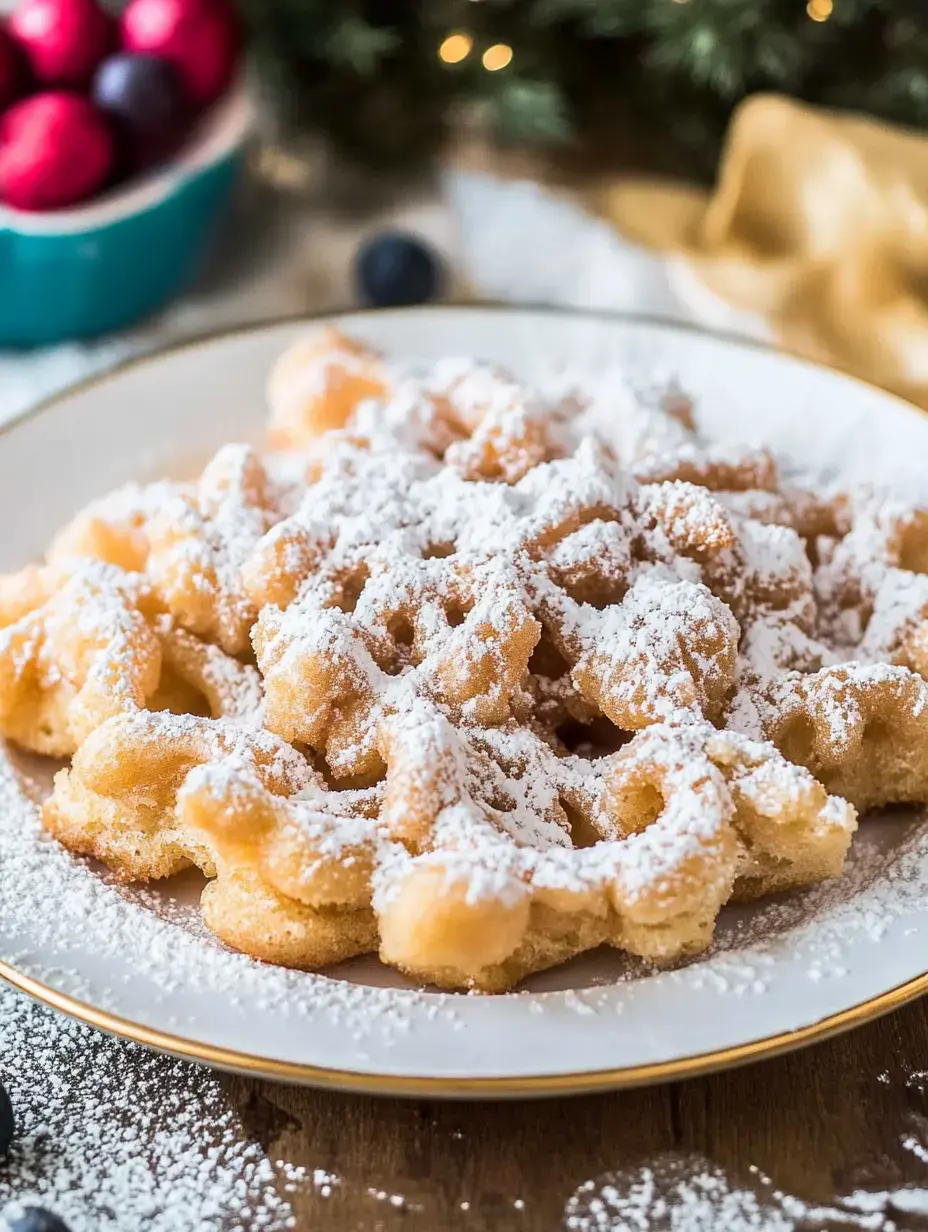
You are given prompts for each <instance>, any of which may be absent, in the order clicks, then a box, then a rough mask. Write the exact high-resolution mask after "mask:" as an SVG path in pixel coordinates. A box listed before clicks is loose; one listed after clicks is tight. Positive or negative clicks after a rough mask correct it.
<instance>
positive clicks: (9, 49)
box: [0, 26, 21, 111]
mask: <svg viewBox="0 0 928 1232" xmlns="http://www.w3.org/2000/svg"><path fill="white" fill-rule="evenodd" d="M20 76H21V74H20V64H19V52H18V51H17V50H16V44H15V43H14V42H13V40H12V39H11V38H10V36H9V35H8V34H7V32H6V30H5V29H4V28H3V26H0V111H2V110H3V108H4V107H8V106H9V104H10V103H11V102H12V101H13V99H14V98H15V97H16V95H17V94H18V92H19V87H20Z"/></svg>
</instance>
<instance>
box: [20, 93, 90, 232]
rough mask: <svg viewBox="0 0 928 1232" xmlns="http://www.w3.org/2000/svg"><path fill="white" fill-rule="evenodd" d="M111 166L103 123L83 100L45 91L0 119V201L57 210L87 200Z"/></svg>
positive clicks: (24, 206)
mask: <svg viewBox="0 0 928 1232" xmlns="http://www.w3.org/2000/svg"><path fill="white" fill-rule="evenodd" d="M112 163H113V140H112V138H111V136H110V131H109V128H108V127H107V124H106V121H105V120H104V119H103V117H102V116H101V115H100V114H99V112H98V111H97V110H96V109H95V108H94V107H93V105H92V104H91V103H89V102H88V101H87V99H86V98H82V97H81V96H80V95H79V94H71V93H69V92H67V91H65V90H49V91H48V92H47V93H44V94H33V95H32V97H31V98H24V99H22V101H21V102H18V103H14V104H13V106H12V107H11V108H10V109H9V110H8V111H6V112H5V113H4V114H3V115H2V116H0V201H3V202H5V203H6V204H7V205H11V206H13V207H14V208H15V209H19V210H59V209H63V208H64V207H65V206H68V205H74V204H75V203H76V202H78V201H82V200H83V199H84V198H85V197H89V196H91V195H92V194H93V193H95V192H96V191H97V189H98V188H100V187H101V186H102V184H103V183H104V181H105V180H106V177H107V176H108V175H109V171H110V168H111V166H112Z"/></svg>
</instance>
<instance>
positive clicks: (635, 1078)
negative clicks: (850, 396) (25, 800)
mask: <svg viewBox="0 0 928 1232" xmlns="http://www.w3.org/2000/svg"><path fill="white" fill-rule="evenodd" d="M449 307H451V308H453V309H454V310H455V311H457V312H460V311H462V310H465V311H466V310H468V309H470V310H473V311H480V312H487V311H492V312H498V313H500V314H501V315H508V314H509V313H523V312H529V313H531V312H536V313H538V312H544V313H550V314H552V315H555V314H557V315H562V316H571V317H589V318H590V319H591V320H600V321H617V322H618V321H624V322H627V323H629V324H638V325H650V326H655V327H660V328H662V329H665V330H668V331H670V332H674V331H676V332H679V333H687V334H692V333H696V334H704V335H706V336H708V337H712V338H716V339H718V340H721V341H725V342H731V343H734V344H736V345H737V346H739V347H742V348H745V349H749V350H760V351H766V352H773V353H777V354H783V355H788V353H787V352H784V351H782V350H780V349H779V348H777V347H775V346H771V345H769V344H767V343H764V342H757V341H755V340H752V339H746V338H742V337H739V336H738V335H737V334H731V333H724V332H722V331H717V330H707V329H702V328H701V327H699V326H693V325H688V324H686V323H684V322H677V321H670V320H667V319H665V318H662V317H656V316H647V315H644V314H641V313H623V312H605V311H599V310H587V311H583V310H573V309H559V308H556V307H553V306H551V305H540V306H533V305H527V304H526V305H518V306H508V305H499V304H474V303H471V304H461V305H458V304H452V305H449ZM417 311H419V312H430V313H434V312H440V311H441V306H435V305H430V306H427V307H424V308H420V309H415V308H411V309H410V308H401V309H387V310H384V309H379V310H370V311H368V312H365V311H363V310H362V311H352V310H346V311H345V312H344V313H339V312H324V313H318V314H313V315H306V314H303V315H297V316H290V317H280V318H275V319H273V320H269V321H259V322H254V323H251V324H247V325H243V326H238V327H235V328H231V329H220V330H214V331H211V332H208V333H204V334H200V335H198V336H196V337H194V338H190V339H186V340H184V341H182V342H179V343H176V344H174V345H172V346H168V347H164V348H160V349H158V350H155V351H148V352H145V353H143V354H140V355H135V356H132V357H130V358H128V359H126V360H124V361H122V362H121V363H118V364H116V365H113V366H111V367H109V368H107V369H106V370H105V371H103V372H99V373H95V374H94V375H92V376H90V377H87V378H86V379H84V380H82V381H78V382H76V383H74V384H72V385H69V386H68V387H67V388H66V389H64V390H61V391H60V392H58V393H56V394H53V395H52V396H51V397H49V398H45V399H43V400H42V401H40V402H38V403H36V404H35V405H33V406H32V407H30V408H29V409H27V410H26V411H24V412H23V413H22V414H21V415H18V416H16V417H15V418H14V419H11V420H9V421H8V422H7V423H5V424H3V425H2V426H0V433H5V432H7V431H9V430H11V429H12V428H15V427H16V426H18V425H19V424H21V423H23V422H24V421H25V420H28V419H32V418H34V417H35V416H36V415H39V414H41V413H42V412H43V411H46V410H49V409H50V408H52V407H54V406H56V405H57V404H58V403H59V402H62V401H65V400H66V399H68V398H70V397H73V396H74V395H75V394H77V393H81V392H83V391H85V390H88V389H92V388H94V387H95V386H97V385H101V384H103V383H104V382H106V381H110V380H114V379H116V378H118V377H119V376H120V375H122V374H123V373H125V372H127V371H130V370H132V369H134V368H137V367H140V366H141V365H143V364H148V363H154V362H157V361H159V360H161V359H163V358H165V357H166V356H169V355H171V354H174V353H176V352H178V351H184V350H190V349H193V348H195V347H199V346H203V345H205V344H208V343H210V342H214V341H217V340H219V339H221V338H229V337H236V336H239V335H245V334H252V333H262V332H264V331H267V330H272V329H275V328H278V327H280V326H282V325H288V324H294V325H295V324H298V323H299V322H300V321H306V322H307V323H309V322H311V321H314V320H322V319H327V318H332V317H339V316H356V317H363V316H373V315H378V316H380V315H383V314H384V313H385V312H391V313H394V312H395V313H404V314H406V315H414V314H415V313H416V312H417ZM788 357H789V358H790V359H794V360H798V361H799V362H801V363H804V364H808V366H809V367H812V368H823V367H826V365H823V364H814V363H812V362H811V361H809V360H807V359H804V358H803V357H802V356H796V355H788ZM830 370H831V371H833V372H839V371H840V370H839V369H836V368H832V369H830ZM840 375H841V376H843V377H845V378H846V379H847V380H851V381H854V382H855V383H856V384H860V385H865V386H867V387H868V388H876V387H875V386H871V385H870V384H869V382H867V381H862V380H860V378H858V377H854V376H850V375H849V374H848V373H845V372H841V373H840ZM879 392H880V393H881V394H883V395H884V396H885V397H887V398H890V399H892V400H893V401H895V402H897V403H899V404H900V405H901V406H904V407H907V408H908V409H909V410H911V411H912V412H913V413H914V414H917V415H921V414H922V412H921V411H919V410H918V408H917V407H915V406H913V405H912V404H911V403H909V402H906V401H905V399H903V398H899V397H898V396H897V395H894V394H891V393H889V392H887V391H885V390H880V391H879ZM0 978H2V979H4V980H6V981H7V982H8V983H9V984H11V985H13V987H15V988H18V989H19V990H20V991H21V992H24V993H26V994H27V995H28V996H30V997H33V998H34V999H35V1000H37V1001H41V1002H43V1003H44V1004H45V1005H49V1006H51V1007H52V1008H53V1009H56V1010H60V1011H61V1012H62V1013H65V1014H68V1015H69V1016H70V1017H72V1018H76V1019H78V1020H79V1021H80V1022H84V1023H87V1024H88V1025H89V1026H92V1027H96V1028H98V1029H99V1030H101V1031H106V1032H108V1033H109V1034H111V1035H116V1036H119V1037H120V1038H122V1039H127V1040H131V1041H133V1042H134V1043H137V1044H142V1045H144V1046H146V1047H148V1048H154V1049H156V1050H157V1051H159V1052H166V1053H170V1054H171V1055H173V1056H177V1057H181V1058H183V1059H184V1060H188V1061H198V1062H201V1063H203V1064H206V1065H212V1066H216V1067H217V1068H220V1069H224V1070H231V1071H234V1072H236V1073H241V1074H247V1075H249V1076H252V1077H256V1078H270V1079H275V1080H277V1081H281V1082H292V1083H301V1084H303V1085H307V1086H314V1087H321V1088H327V1089H330V1090H337V1091H351V1092H359V1093H368V1094H377V1095H405V1096H414V1097H424V1096H444V1097H448V1098H477V1097H484V1098H486V1097H497V1098H506V1097H516V1096H539V1095H579V1094H591V1093H593V1092H596V1091H606V1090H616V1089H619V1088H621V1087H633V1086H645V1085H647V1084H650V1083H656V1082H663V1081H667V1080H670V1079H678V1078H689V1077H695V1076H696V1075H698V1074H706V1073H710V1072H712V1071H714V1070H720V1069H728V1068H730V1067H732V1066H736V1065H744V1064H746V1063H747V1062H749V1061H759V1060H762V1059H767V1058H770V1057H775V1056H779V1055H781V1054H782V1053H785V1052H791V1051H793V1050H794V1049H797V1048H801V1047H802V1046H803V1045H805V1044H811V1043H816V1042H819V1041H822V1040H825V1039H828V1038H830V1037H831V1036H834V1035H838V1034H840V1033H841V1032H842V1031H848V1030H850V1029H851V1028H853V1027H859V1026H863V1025H864V1024H865V1023H868V1022H872V1021H873V1020H874V1019H876V1018H879V1017H881V1016H882V1015H883V1014H887V1013H889V1012H890V1011H892V1010H895V1009H899V1008H900V1007H901V1006H903V1005H906V1004H908V1003H909V1002H910V1001H914V1000H915V999H916V998H917V997H920V996H921V995H922V994H923V993H925V992H928V971H926V972H923V973H922V974H920V975H917V976H915V977H914V978H913V979H911V980H907V981H906V982H905V983H903V984H899V985H897V986H896V987H895V988H891V989H889V990H888V991H886V992H883V993H880V994H878V995H877V996H875V997H871V998H870V999H869V1000H867V1001H861V1002H860V1003H859V1004H857V1005H854V1006H851V1007H850V1008H849V1009H845V1010H841V1011H839V1012H838V1013H836V1014H830V1015H828V1016H827V1017H826V1018H822V1019H820V1020H819V1021H818V1022H814V1023H811V1024H809V1025H808V1026H805V1027H800V1028H798V1029H797V1030H795V1031H783V1032H780V1033H779V1034H777V1035H769V1036H765V1037H764V1038H762V1039H757V1040H751V1041H749V1042H748V1043H745V1044H738V1045H736V1046H735V1047H732V1048H720V1049H716V1050H714V1051H711V1052H703V1053H698V1054H696V1055H695V1056H690V1057H678V1058H676V1059H675V1060H672V1061H658V1062H653V1063H651V1064H648V1065H631V1066H624V1067H620V1068H618V1069H604V1070H593V1071H590V1072H582V1071H581V1072H572V1073H564V1074H535V1075H533V1074H528V1075H524V1076H521V1077H504V1076H500V1077H484V1078H466V1077H415V1076H409V1075H386V1074H375V1073H370V1074H368V1073H363V1072H359V1071H357V1070H342V1069H330V1068H327V1067H325V1066H317V1065H308V1064H305V1063H303V1062H296V1061H279V1060H274V1059H273V1058H270V1057H260V1056H255V1055H253V1054H251V1053H246V1052H239V1051H237V1050H235V1049H231V1048H219V1047H216V1046H214V1045H212V1044H205V1043H202V1042H200V1041H198V1040H192V1039H187V1038H185V1037H183V1036H180V1035H172V1034H170V1033H169V1032H166V1031H160V1030H157V1029H156V1028H154V1027H146V1026H143V1025H142V1024H140V1023H137V1022H133V1021H132V1020H131V1019H128V1018H122V1017H120V1016H119V1015H118V1014H113V1013H110V1012H109V1011H108V1010H101V1009H98V1008H97V1007H96V1006H94V1005H90V1004H89V1003H88V1002H86V1001H81V1000H79V999H78V998H76V997H72V996H70V995H68V994H67V993H64V992H60V991H59V990H58V989H56V988H53V987H51V985H49V984H43V983H42V982H41V981H39V980H36V979H33V978H32V976H30V975H26V974H25V973H24V972H22V971H19V970H17V969H16V968H15V967H13V966H11V965H10V964H9V963H7V962H4V961H3V960H2V959H0Z"/></svg>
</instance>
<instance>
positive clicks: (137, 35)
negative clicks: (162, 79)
mask: <svg viewBox="0 0 928 1232" xmlns="http://www.w3.org/2000/svg"><path fill="white" fill-rule="evenodd" d="M122 43H123V47H124V48H125V50H126V51H133V52H139V53H146V54H148V55H153V56H160V57H161V58H162V59H163V60H170V62H171V63H172V64H173V65H174V67H175V68H176V69H177V71H178V73H179V74H180V78H181V80H182V82H183V84H184V89H185V91H186V93H187V98H188V100H189V101H190V103H192V104H193V106H195V107H202V106H205V105H206V104H207V103H211V102H212V101H213V100H214V99H216V98H218V97H219V95H220V94H222V92H223V90H225V88H226V87H227V86H228V84H229V81H230V79H231V77H232V73H233V71H234V69H235V61H236V58H237V51H238V27H237V25H236V22H235V18H234V16H233V14H232V10H231V9H230V8H229V7H228V6H227V5H226V4H225V3H224V0H131V3H130V4H129V6H128V8H127V9H126V11H125V12H124V13H123V15H122Z"/></svg>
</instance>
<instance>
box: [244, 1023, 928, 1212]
mask: <svg viewBox="0 0 928 1232" xmlns="http://www.w3.org/2000/svg"><path fill="white" fill-rule="evenodd" d="M224 1081H225V1082H226V1084H227V1089H228V1092H229V1094H230V1096H231V1098H232V1099H233V1101H234V1103H235V1105H236V1107H237V1109H238V1112H239V1114H240V1116H241V1117H242V1120H243V1123H244V1126H245V1127H246V1129H247V1131H248V1132H249V1134H252V1135H254V1136H255V1137H256V1138H257V1139H258V1140H259V1141H260V1142H261V1143H262V1145H263V1146H265V1148H266V1149H267V1150H268V1152H269V1154H270V1157H271V1159H275V1158H277V1157H278V1156H279V1157H282V1158H286V1159H287V1160H288V1161H289V1162H290V1163H292V1164H296V1165H303V1166H304V1167H305V1168H306V1169H307V1175H308V1176H309V1177H310V1178H315V1179H314V1180H312V1181H311V1183H307V1184H304V1185H301V1186H298V1187H297V1190H296V1192H295V1193H293V1194H291V1195H290V1196H289V1200H290V1202H291V1204H292V1206H293V1209H294V1212H295V1215H296V1227H297V1229H299V1230H301V1232H317V1229H326V1230H329V1229H331V1230H332V1232H355V1230H363V1232H381V1230H383V1232H392V1230H393V1229H397V1230H399V1229H402V1230H403V1232H407V1230H417V1229H422V1230H423V1232H425V1230H426V1229H428V1230H429V1232H435V1230H440V1232H445V1230H447V1232H457V1230H458V1229H460V1230H461V1232H508V1229H513V1230H517V1232H553V1230H556V1229H562V1228H569V1227H570V1226H571V1224H570V1222H569V1219H570V1217H571V1213H572V1212H574V1220H575V1222H574V1225H573V1226H574V1227H577V1228H581V1229H583V1232H587V1230H589V1232H599V1229H600V1228H602V1229H610V1230H611V1229H613V1228H614V1229H624V1228H626V1227H628V1228H632V1229H634V1228H636V1227H645V1228H649V1229H650V1228H652V1227H653V1228H655V1229H657V1228H671V1227H673V1226H674V1225H673V1224H672V1223H671V1222H670V1221H669V1217H661V1216H660V1215H659V1213H657V1214H654V1213H653V1212H652V1215H653V1219H652V1221H651V1222H646V1223H642V1224H632V1223H628V1222H622V1220H621V1219H620V1218H619V1217H618V1216H617V1215H616V1214H615V1212H612V1213H611V1214H610V1211H609V1209H608V1203H607V1204H606V1205H605V1206H604V1207H603V1208H602V1210H601V1213H600V1214H599V1215H596V1214H595V1212H596V1210H597V1209H599V1208H596V1207H595V1205H594V1208H593V1214H589V1212H588V1205H589V1204H588V1202H587V1204H586V1205H584V1201H585V1199H584V1195H590V1194H594V1195H595V1194H596V1193H598V1192H600V1191H601V1190H602V1189H603V1188H604V1187H607V1186H608V1185H609V1184H610V1183H611V1184H613V1185H615V1186H617V1187H618V1189H619V1190H621V1188H622V1186H626V1187H627V1186H628V1185H629V1184H631V1183H633V1182H634V1180H635V1178H636V1176H638V1175H640V1170H641V1169H651V1170H652V1171H656V1172H657V1173H658V1174H659V1175H660V1174H661V1172H662V1170H666V1169H670V1170H671V1173H672V1172H673V1169H677V1170H678V1174H681V1175H685V1176H689V1177H691V1178H692V1177H697V1176H699V1175H700V1173H701V1172H703V1171H706V1170H708V1169H710V1168H712V1169H716V1170H717V1171H718V1173H719V1174H720V1175H722V1176H724V1178H725V1183H726V1184H727V1185H728V1186H729V1187H730V1189H731V1190H732V1191H741V1190H746V1191H748V1192H754V1193H756V1194H757V1201H758V1204H759V1206H760V1207H761V1209H762V1213H761V1216H760V1219H761V1222H760V1223H758V1224H756V1226H757V1227H776V1228H781V1227H783V1226H796V1227H800V1228H803V1229H805V1228H830V1227H847V1226H848V1218H850V1216H849V1217H847V1218H845V1216H844V1214H843V1212H844V1211H845V1207H844V1205H842V1204H843V1202H844V1200H845V1199H846V1196H847V1195H849V1194H852V1193H854V1191H859V1190H865V1191H868V1192H870V1193H871V1194H872V1193H874V1192H885V1191H892V1190H895V1189H898V1188H900V1187H915V1188H920V1187H924V1188H925V1193H926V1196H928V1001H922V1002H917V1003H915V1004H914V1005H911V1006H908V1007H906V1008H905V1009H903V1010H900V1011H898V1012H896V1013H894V1014H892V1015H890V1016H888V1017H886V1018H883V1019H880V1020H878V1021H877V1022H875V1023H872V1024H870V1025H869V1026H867V1027H864V1028H861V1029H858V1030H856V1031H854V1032H851V1033H848V1034H846V1035H842V1036H838V1037H836V1038H834V1039H832V1040H830V1041H828V1042H826V1043H823V1044H819V1045H817V1046H814V1047H811V1048H807V1049H805V1050H803V1051H799V1052H795V1053H791V1054H788V1055H786V1056H782V1057H779V1058H776V1059H773V1060H770V1061H767V1062H761V1063H758V1064H754V1065H750V1066H747V1067H744V1068H740V1069H736V1070H730V1071H728V1072H724V1073H719V1074H715V1075H711V1076H708V1077H703V1078H698V1079H691V1080H688V1081H684V1082H679V1083H675V1084H667V1085H663V1086H658V1087H650V1088H639V1089H635V1090H628V1091H622V1092H615V1093H613V1094H607V1095H598V1096H591V1097H577V1098H565V1099H556V1100H538V1101H520V1102H507V1103H504V1102H498V1103H486V1102H484V1103H441V1102H433V1101H427V1102H426V1101H421V1100H417V1101H405V1100H397V1099H386V1098H365V1097H359V1096H343V1095H338V1094H332V1093H330V1092H319V1091H311V1090H306V1089H299V1088H296V1087H287V1086H283V1085H277V1084H272V1083H265V1082H255V1081H251V1080H246V1079H241V1078H232V1077H230V1078H228V1079H225V1080H224ZM765 1178H769V1180H766V1179H765ZM775 1192H780V1193H782V1194H785V1195H786V1199H785V1206H784V1199H782V1198H778V1197H775V1196H774V1194H775ZM577 1195H579V1198H578V1196H577ZM836 1204H837V1205H836ZM581 1208H582V1209H583V1210H584V1211H587V1212H588V1213H587V1214H583V1215H580V1216H578V1215H577V1214H576V1211H577V1210H580V1209H581ZM815 1208H819V1209H818V1211H816V1209H815ZM783 1210H785V1211H786V1213H787V1215H788V1213H789V1211H790V1210H792V1211H793V1212H794V1214H795V1212H796V1211H799V1212H800V1215H799V1216H796V1223H795V1225H785V1224H783V1223H777V1222H776V1220H777V1218H780V1215H779V1214H777V1212H781V1211H783ZM803 1211H805V1212H806V1214H802V1212H803ZM764 1212H766V1213H764ZM597 1218H598V1219H600V1220H601V1222H599V1223H597V1222H595V1220H596V1219H597ZM649 1218H650V1216H649ZM784 1218H785V1216H784ZM853 1218H855V1219H856V1218H858V1217H857V1216H854V1217H853ZM876 1218H877V1217H876V1216H874V1222H873V1224H872V1225H871V1226H874V1227H877V1226H885V1227H888V1226H889V1224H890V1223H894V1224H895V1227H896V1228H898V1229H907V1228H925V1227H928V1214H922V1215H919V1214H917V1213H912V1212H909V1213H899V1212H896V1211H895V1210H894V1208H893V1207H892V1206H891V1205H888V1206H887V1207H886V1211H885V1212H884V1214H883V1215H881V1216H880V1218H883V1219H884V1223H883V1224H882V1225H879V1224H877V1223H876ZM713 1219H714V1217H712V1216H710V1222H708V1223H706V1224H705V1225H704V1226H705V1227H706V1228H711V1227H712V1226H713ZM719 1219H721V1216H719ZM610 1220H612V1222H610ZM662 1220H663V1221H662ZM887 1221H888V1222H887ZM699 1226H700V1227H702V1226H703V1225H699ZM718 1226H719V1227H720V1228H721V1227H723V1226H724V1227H728V1226H732V1227H735V1228H740V1227H742V1226H744V1227H747V1226H748V1224H746V1223H745V1224H743V1225H742V1224H738V1223H737V1222H733V1223H732V1224H731V1225H728V1224H722V1223H721V1222H719V1224H718ZM852 1226H858V1227H860V1226H863V1220H862V1218H861V1222H858V1223H856V1224H853V1225H852Z"/></svg>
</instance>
